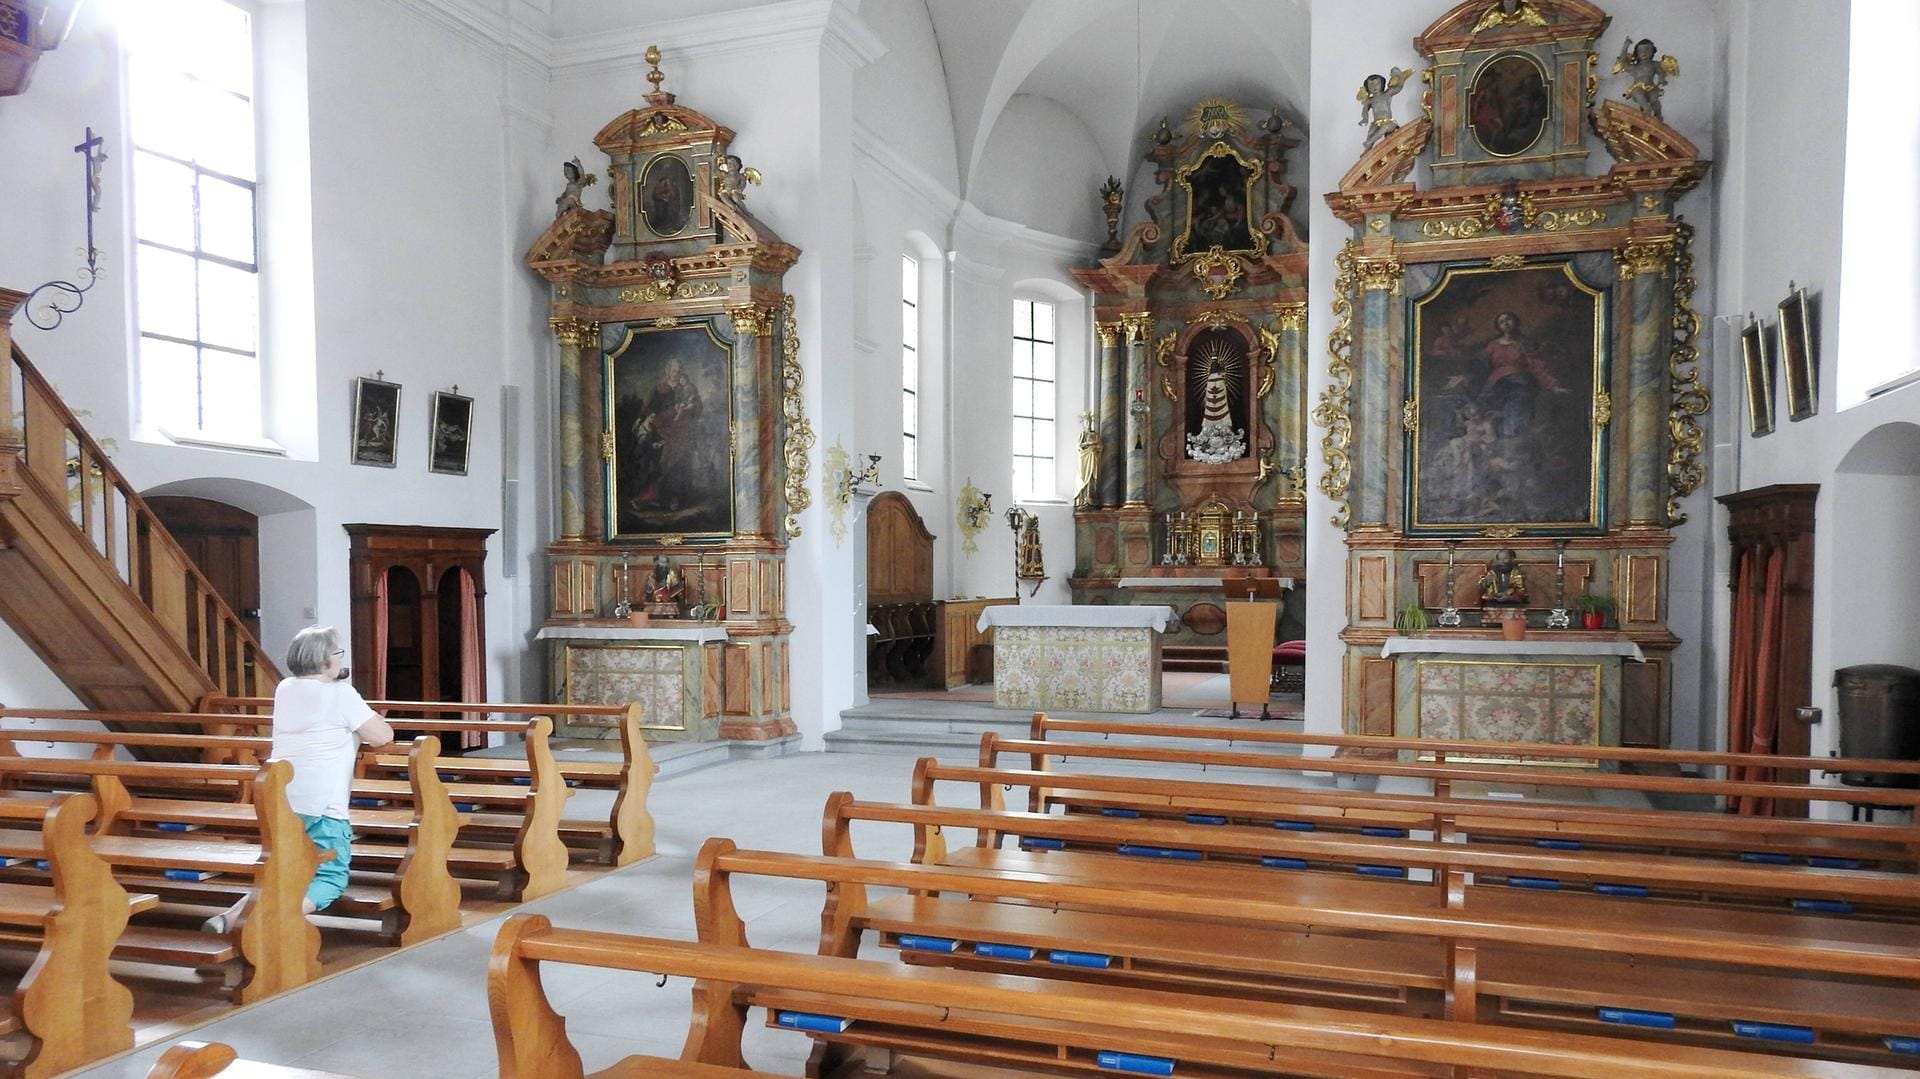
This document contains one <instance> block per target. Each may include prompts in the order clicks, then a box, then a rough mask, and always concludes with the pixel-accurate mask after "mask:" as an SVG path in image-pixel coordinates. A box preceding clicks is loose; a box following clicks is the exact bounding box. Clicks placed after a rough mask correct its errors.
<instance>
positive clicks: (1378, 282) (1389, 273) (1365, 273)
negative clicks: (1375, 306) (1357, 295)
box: [1353, 255, 1407, 295]
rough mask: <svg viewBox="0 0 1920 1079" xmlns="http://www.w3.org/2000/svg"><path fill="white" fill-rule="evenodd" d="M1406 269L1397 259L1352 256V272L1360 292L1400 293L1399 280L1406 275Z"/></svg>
mask: <svg viewBox="0 0 1920 1079" xmlns="http://www.w3.org/2000/svg"><path fill="white" fill-rule="evenodd" d="M1406 269H1407V268H1406V267H1405V266H1403V265H1401V263H1400V260H1399V259H1393V258H1362V257H1360V256H1357V255H1356V256H1354V258H1353V272H1354V276H1355V279H1356V280H1357V281H1358V282H1359V284H1360V290H1361V291H1362V292H1391V293H1393V294H1395V295H1399V293H1400V279H1401V277H1402V276H1403V275H1405V273H1406Z"/></svg>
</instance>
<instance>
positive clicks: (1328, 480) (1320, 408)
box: [1313, 242, 1360, 528]
mask: <svg viewBox="0 0 1920 1079" xmlns="http://www.w3.org/2000/svg"><path fill="white" fill-rule="evenodd" d="M1354 250H1355V245H1354V244H1353V243H1351V242H1349V243H1348V244H1347V246H1346V247H1345V248H1343V249H1342V250H1341V251H1340V254H1338V255H1336V256H1334V263H1333V264H1334V269H1335V276H1334V279H1333V329H1332V330H1331V331H1330V332H1329V333H1328V334H1327V386H1326V388H1325V389H1323V390H1322V391H1320V403H1319V404H1317V405H1315V406H1314V409H1313V422H1314V423H1316V424H1319V425H1320V427H1321V428H1323V429H1324V430H1325V431H1326V434H1325V435H1323V436H1322V437H1321V439H1320V454H1321V456H1322V457H1323V458H1324V459H1325V461H1326V470H1325V471H1324V472H1322V473H1320V483H1319V487H1320V493H1321V494H1323V495H1326V496H1327V497H1328V498H1330V499H1332V500H1333V504H1334V506H1333V526H1334V527H1335V528H1345V527H1347V523H1348V522H1349V521H1351V520H1352V519H1353V507H1352V506H1351V505H1349V504H1348V502H1347V489H1348V487H1349V486H1351V485H1352V483H1353V461H1352V458H1351V457H1349V456H1348V451H1349V450H1350V449H1352V447H1353V417H1352V414H1351V412H1350V411H1349V409H1350V407H1351V401H1352V399H1353V295H1354V293H1355V291H1356V290H1357V289H1358V287H1359V280H1360V279H1359V273H1358V271H1357V270H1356V269H1355V268H1354V254H1353V253H1354Z"/></svg>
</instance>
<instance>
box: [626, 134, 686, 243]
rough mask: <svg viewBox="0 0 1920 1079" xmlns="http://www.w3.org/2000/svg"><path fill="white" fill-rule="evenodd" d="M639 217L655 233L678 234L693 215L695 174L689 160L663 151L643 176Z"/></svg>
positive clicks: (648, 166) (649, 165) (649, 163)
mask: <svg viewBox="0 0 1920 1079" xmlns="http://www.w3.org/2000/svg"><path fill="white" fill-rule="evenodd" d="M638 202H639V206H640V216H641V218H642V219H643V220H645V221H646V223H647V228H648V229H649V230H650V231H651V232H652V233H653V234H654V235H655V236H675V235H678V234H679V233H680V232H681V230H683V229H685V228H686V227H687V221H688V219H689V218H691V217H692V216H693V174H692V173H691V172H688V171H687V163H686V162H684V161H682V160H680V159H679V158H677V157H674V156H672V155H670V154H662V155H660V156H659V157H656V158H654V159H653V160H652V161H649V162H648V163H647V171H646V172H645V173H643V174H642V175H641V177H640V190H639V199H638Z"/></svg>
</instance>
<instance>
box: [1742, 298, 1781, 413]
mask: <svg viewBox="0 0 1920 1079" xmlns="http://www.w3.org/2000/svg"><path fill="white" fill-rule="evenodd" d="M1740 359H1741V361H1742V366H1741V370H1742V371H1743V372H1744V373H1745V376H1746V382H1747V430H1748V431H1749V432H1751V433H1752V434H1753V436H1754V437H1755V438H1758V437H1759V436H1761V435H1765V434H1772V433H1773V366H1774V357H1773V356H1772V355H1770V354H1769V353H1768V352H1767V333H1766V324H1765V323H1763V322H1761V321H1760V320H1758V319H1755V318H1749V319H1748V320H1747V328H1746V329H1744V330H1741V331H1740Z"/></svg>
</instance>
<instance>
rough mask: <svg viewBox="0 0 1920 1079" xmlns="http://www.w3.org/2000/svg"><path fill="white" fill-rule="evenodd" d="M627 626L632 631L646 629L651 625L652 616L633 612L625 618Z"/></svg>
mask: <svg viewBox="0 0 1920 1079" xmlns="http://www.w3.org/2000/svg"><path fill="white" fill-rule="evenodd" d="M627 625H629V626H632V627H633V628H634V629H646V628H647V627H648V626H650V625H653V616H652V615H650V614H648V613H647V612H645V611H635V612H633V613H632V614H630V615H628V616H627Z"/></svg>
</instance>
